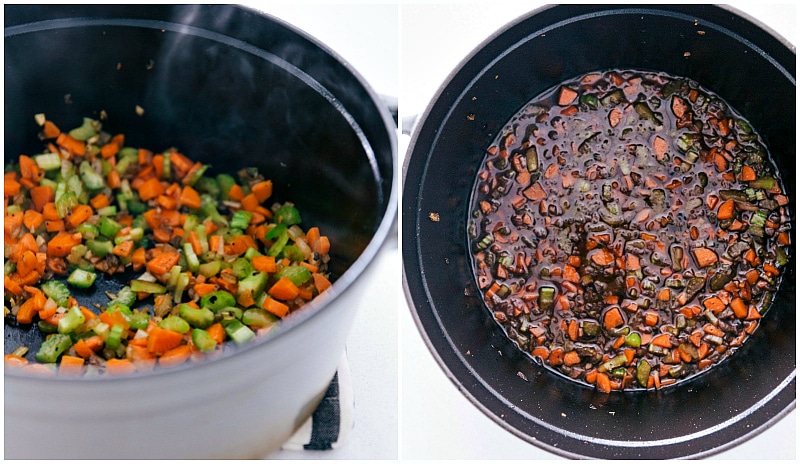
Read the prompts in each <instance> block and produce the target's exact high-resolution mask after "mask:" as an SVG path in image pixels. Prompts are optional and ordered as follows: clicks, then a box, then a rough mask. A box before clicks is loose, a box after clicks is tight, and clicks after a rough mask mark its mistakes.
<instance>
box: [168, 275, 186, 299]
mask: <svg viewBox="0 0 800 464" xmlns="http://www.w3.org/2000/svg"><path fill="white" fill-rule="evenodd" d="M188 285H189V274H187V273H185V272H181V273H180V274H178V278H177V280H176V282H175V290H174V291H173V292H172V301H173V302H174V303H180V301H181V298H183V292H184V291H185V290H186V287H187V286H188Z"/></svg>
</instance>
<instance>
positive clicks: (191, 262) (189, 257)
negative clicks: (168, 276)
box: [183, 242, 200, 274]
mask: <svg viewBox="0 0 800 464" xmlns="http://www.w3.org/2000/svg"><path fill="white" fill-rule="evenodd" d="M183 255H184V256H185V257H186V264H187V265H188V266H189V270H190V271H192V273H193V274H197V273H198V271H199V270H200V259H198V258H197V254H196V253H195V252H194V248H193V247H192V244H191V243H189V242H186V243H184V244H183Z"/></svg>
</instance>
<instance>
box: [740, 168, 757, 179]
mask: <svg viewBox="0 0 800 464" xmlns="http://www.w3.org/2000/svg"><path fill="white" fill-rule="evenodd" d="M739 180H741V181H742V182H750V181H751V180H756V171H755V170H754V169H753V168H751V167H750V166H742V173H741V175H740V178H739Z"/></svg>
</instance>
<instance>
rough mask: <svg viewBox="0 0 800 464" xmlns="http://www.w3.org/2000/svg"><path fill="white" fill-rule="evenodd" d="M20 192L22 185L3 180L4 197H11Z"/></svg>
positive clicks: (11, 180)
mask: <svg viewBox="0 0 800 464" xmlns="http://www.w3.org/2000/svg"><path fill="white" fill-rule="evenodd" d="M20 190H22V185H20V183H19V182H17V181H16V180H15V179H5V180H4V181H3V192H4V193H5V196H6V197H13V196H14V195H16V194H18V193H19V192H20Z"/></svg>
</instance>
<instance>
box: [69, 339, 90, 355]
mask: <svg viewBox="0 0 800 464" xmlns="http://www.w3.org/2000/svg"><path fill="white" fill-rule="evenodd" d="M73 348H75V353H77V355H78V356H80V357H81V358H88V357H90V356H92V355H93V354H94V350H92V349H91V348H90V347H89V344H88V343H86V341H85V340H84V339H82V338H81V339H79V340H78V341H77V342H75V344H74V345H73Z"/></svg>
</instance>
